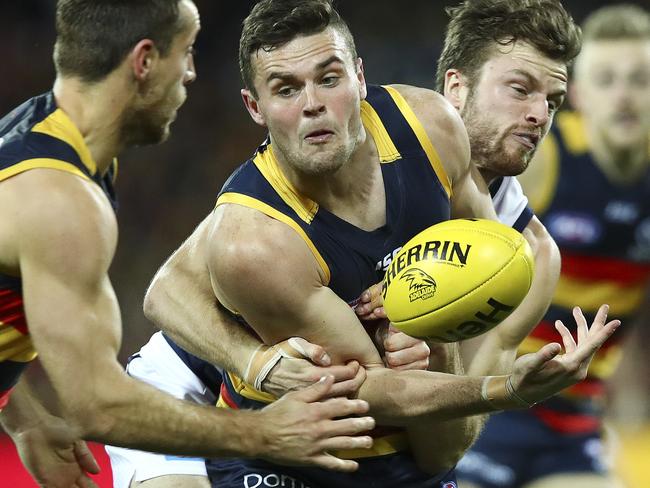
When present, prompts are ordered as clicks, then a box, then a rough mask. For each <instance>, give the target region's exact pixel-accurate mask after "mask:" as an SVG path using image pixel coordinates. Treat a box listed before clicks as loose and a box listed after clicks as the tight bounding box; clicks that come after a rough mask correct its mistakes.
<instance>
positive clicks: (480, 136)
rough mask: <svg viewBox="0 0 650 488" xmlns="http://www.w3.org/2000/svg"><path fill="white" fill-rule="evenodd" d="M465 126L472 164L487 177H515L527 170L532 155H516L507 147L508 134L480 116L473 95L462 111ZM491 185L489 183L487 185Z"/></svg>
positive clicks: (486, 118) (530, 153) (487, 118)
mask: <svg viewBox="0 0 650 488" xmlns="http://www.w3.org/2000/svg"><path fill="white" fill-rule="evenodd" d="M461 117H462V119H463V122H464V123H465V127H466V129H467V134H468V136H469V144H470V149H471V159H472V162H473V163H474V164H475V165H476V166H477V167H478V168H479V169H480V170H481V172H485V173H487V174H491V175H494V176H516V175H519V174H521V173H522V172H523V171H524V170H525V169H526V168H527V167H528V163H529V162H530V159H531V158H532V155H533V153H532V152H529V153H525V154H523V153H522V154H513V153H512V152H509V151H508V150H507V148H506V138H507V134H508V132H507V133H506V135H501V134H499V130H498V128H497V127H495V126H494V125H492V123H491V122H490V119H489V117H484V116H482V115H481V113H480V110H478V109H477V107H476V106H475V104H474V99H473V97H472V95H471V94H470V96H469V98H468V100H467V103H466V104H465V106H464V107H463V110H462V111H461ZM488 183H489V182H488Z"/></svg>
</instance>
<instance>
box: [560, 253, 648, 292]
mask: <svg viewBox="0 0 650 488" xmlns="http://www.w3.org/2000/svg"><path fill="white" fill-rule="evenodd" d="M562 275H564V276H567V277H570V278H580V279H584V280H591V281H611V282H614V283H618V284H620V285H636V284H641V283H643V282H644V281H646V280H647V279H648V278H649V277H650V264H641V263H633V262H631V261H624V260H622V259H615V258H606V257H599V256H579V255H576V254H571V253H570V252H566V251H565V250H564V249H563V250H562Z"/></svg>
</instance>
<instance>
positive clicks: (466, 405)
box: [359, 368, 494, 426]
mask: <svg viewBox="0 0 650 488" xmlns="http://www.w3.org/2000/svg"><path fill="white" fill-rule="evenodd" d="M483 380H484V378H482V377H469V376H456V375H452V374H446V373H437V372H431V371H393V370H389V369H386V368H371V369H369V370H368V377H367V379H366V381H365V382H364V384H363V385H362V387H361V389H360V391H359V398H361V399H363V400H366V401H367V402H368V403H369V404H370V415H372V416H373V417H375V419H376V420H377V422H378V423H379V424H384V425H395V426H411V425H417V424H418V423H419V422H422V421H428V422H433V421H443V420H451V419H458V418H461V417H466V416H469V415H477V414H482V413H488V412H492V411H494V408H493V407H492V406H491V405H490V404H489V403H488V402H487V401H486V400H484V399H483V397H482V395H481V389H482V385H483Z"/></svg>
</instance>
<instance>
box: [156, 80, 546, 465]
mask: <svg viewBox="0 0 650 488" xmlns="http://www.w3.org/2000/svg"><path fill="white" fill-rule="evenodd" d="M361 116H362V121H363V124H364V127H365V129H366V130H367V131H368V133H370V134H371V135H372V137H373V139H374V141H375V144H376V146H377V151H378V153H379V159H380V162H381V170H382V175H383V180H384V189H385V195H386V224H385V225H384V226H382V227H381V228H379V229H376V230H374V231H371V232H367V231H364V230H361V229H359V228H357V227H355V226H354V225H352V224H350V223H348V222H346V221H344V220H342V219H340V218H338V217H337V216H336V215H334V214H332V213H331V212H328V211H327V210H326V209H324V208H321V207H320V206H319V205H318V204H317V203H316V202H314V201H311V200H309V199H308V198H306V197H304V196H303V195H301V194H300V193H299V192H298V191H297V190H296V189H295V188H294V187H293V186H292V185H291V184H290V182H289V181H288V180H287V179H286V178H285V177H284V175H283V174H282V172H281V170H280V168H279V166H278V164H277V161H276V159H275V156H274V148H273V145H272V144H271V143H269V142H268V141H267V142H266V143H264V144H263V145H262V146H260V147H259V148H258V150H257V152H256V153H255V155H254V156H253V158H251V159H250V160H248V161H247V162H245V163H244V164H243V165H242V166H240V167H239V168H238V169H237V170H236V171H235V172H234V173H233V174H232V176H231V177H230V178H229V179H228V181H227V182H226V183H225V184H224V187H223V188H222V190H221V192H220V195H219V198H218V201H217V205H220V204H224V203H236V204H239V205H244V206H247V207H250V208H255V209H257V210H259V211H261V212H263V213H265V214H266V215H269V216H270V217H273V218H274V219H276V220H279V221H281V222H284V223H285V224H287V225H289V226H290V227H292V228H293V229H294V230H295V231H296V232H297V233H298V234H299V235H300V236H301V237H302V239H303V240H304V241H305V244H306V245H307V246H308V247H309V249H310V250H311V252H312V253H313V255H314V257H315V258H316V260H317V262H318V263H319V264H320V267H321V269H322V270H323V274H324V275H325V276H326V277H327V280H328V286H329V287H330V288H331V289H332V290H333V291H334V292H336V294H337V295H338V296H339V297H340V298H341V299H343V300H345V301H346V302H347V303H349V304H350V306H354V305H356V304H357V301H358V297H359V295H360V294H361V292H363V291H364V290H365V289H366V288H368V287H369V286H371V285H373V284H375V283H377V282H379V281H380V280H381V279H383V275H384V272H385V271H386V269H387V268H388V266H389V265H390V262H391V260H392V257H393V256H394V255H395V254H396V253H397V252H398V251H399V249H400V248H401V245H402V244H403V243H404V242H406V241H408V240H409V239H410V238H411V237H413V236H414V235H415V234H417V233H418V232H420V231H422V230H424V229H425V228H427V227H429V226H431V225H433V224H435V223H438V222H441V221H444V220H448V219H449V216H450V205H449V197H450V195H451V184H450V182H449V179H448V177H447V175H446V173H445V171H444V169H443V166H442V163H441V162H440V160H439V157H438V155H437V152H436V150H435V148H434V147H433V145H432V143H431V142H430V140H429V139H428V137H427V136H426V133H425V130H424V128H423V127H422V125H421V123H420V122H419V121H418V119H417V118H416V116H415V114H414V113H413V111H412V109H411V108H410V107H409V106H408V104H407V103H406V101H405V100H404V98H403V97H402V96H401V95H400V94H399V93H398V92H397V91H396V90H395V89H393V88H391V87H379V86H368V97H367V99H366V100H365V101H363V102H362V105H361ZM490 190H491V194H492V197H493V201H494V203H495V207H496V208H497V210H498V213H499V217H500V218H501V220H502V221H503V222H504V223H506V224H507V225H511V226H513V227H514V228H516V229H517V230H519V231H522V230H523V229H524V228H525V227H526V225H527V224H528V222H529V221H530V219H531V218H532V215H533V214H532V211H531V210H530V208H529V207H528V206H527V199H526V197H525V196H524V195H523V192H522V191H521V187H520V186H519V183H518V182H517V180H516V179H514V178H501V179H498V180H497V181H495V182H494V183H493V185H491V188H490ZM234 317H235V318H236V319H238V320H240V321H241V318H240V317H238V316H234ZM241 322H242V323H243V324H244V325H246V324H245V323H244V322H243V321H241ZM166 339H167V341H168V342H169V344H170V345H171V347H172V348H173V349H174V351H175V352H176V354H178V356H179V357H180V358H181V359H182V360H183V361H184V362H185V364H186V365H187V366H188V367H189V368H190V369H191V370H192V371H193V372H194V373H195V374H196V375H197V377H198V378H199V379H201V380H202V381H203V383H204V384H205V385H206V386H207V387H208V388H210V389H211V390H212V391H214V392H217V391H219V389H220V393H221V394H220V398H219V401H218V405H219V406H221V407H224V408H235V409H238V408H262V407H263V406H264V405H265V404H267V403H269V402H271V401H273V400H274V398H273V397H272V396H271V395H268V394H266V393H263V392H260V391H258V390H255V389H254V388H253V387H252V386H251V385H250V384H247V383H245V382H244V381H243V380H241V378H239V377H237V376H236V375H234V374H233V373H229V372H224V377H223V383H220V379H221V377H220V374H219V371H218V370H217V368H215V367H214V366H211V365H209V364H208V363H206V362H205V361H202V360H201V359H199V358H197V357H196V356H193V355H191V354H189V353H188V352H186V351H184V350H183V349H182V348H180V347H179V346H178V345H177V344H175V343H174V342H173V341H172V340H171V339H169V338H168V337H166ZM374 434H375V435H374V437H375V443H374V447H373V449H371V450H356V451H348V452H346V453H337V454H338V455H342V456H345V457H356V458H360V457H367V456H377V455H383V454H389V453H392V452H395V451H398V450H402V449H405V448H406V439H405V438H404V436H403V434H402V433H401V431H399V430H398V429H385V428H378V429H377V430H376V431H375V432H374Z"/></svg>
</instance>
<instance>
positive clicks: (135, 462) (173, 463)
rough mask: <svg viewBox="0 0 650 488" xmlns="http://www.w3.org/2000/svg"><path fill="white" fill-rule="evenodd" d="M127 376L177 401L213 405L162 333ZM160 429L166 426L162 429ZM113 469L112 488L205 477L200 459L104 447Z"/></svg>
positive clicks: (146, 347)
mask: <svg viewBox="0 0 650 488" xmlns="http://www.w3.org/2000/svg"><path fill="white" fill-rule="evenodd" d="M126 371H127V373H128V374H129V376H131V377H133V378H136V379H138V380H141V381H144V382H145V383H149V384H150V385H152V386H154V387H156V388H158V389H159V390H162V391H165V392H167V393H169V394H171V395H173V396H174V397H176V398H179V399H182V400H187V401H191V402H194V403H199V404H202V405H214V404H215V403H216V401H217V399H216V398H215V396H214V395H213V394H212V393H211V392H210V391H209V390H208V389H207V388H206V387H205V385H204V384H203V382H202V381H201V380H199V378H197V377H196V375H194V373H192V371H190V369H189V368H188V367H187V366H186V365H185V363H183V361H182V360H181V359H180V358H179V357H178V356H177V355H176V353H175V352H174V350H173V349H172V348H171V347H170V346H169V344H168V343H167V341H166V340H165V338H164V337H163V336H162V333H161V332H156V333H155V334H154V335H153V336H151V339H150V340H149V342H148V343H147V344H145V345H144V346H143V347H142V349H140V352H139V353H138V354H136V355H135V356H134V357H133V358H132V359H131V361H130V362H129V365H128V366H127V368H126ZM160 428H161V429H164V428H165V426H164V425H161V426H160ZM106 452H107V453H108V455H109V457H110V460H111V468H112V469H113V486H114V488H129V486H130V485H131V482H132V481H146V480H149V479H152V478H156V477H158V476H165V475H175V474H178V475H198V476H206V477H207V472H206V469H205V461H204V459H203V458H190V457H181V456H169V455H164V454H156V453H151V452H145V451H137V450H134V449H126V448H123V447H114V446H106Z"/></svg>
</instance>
